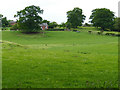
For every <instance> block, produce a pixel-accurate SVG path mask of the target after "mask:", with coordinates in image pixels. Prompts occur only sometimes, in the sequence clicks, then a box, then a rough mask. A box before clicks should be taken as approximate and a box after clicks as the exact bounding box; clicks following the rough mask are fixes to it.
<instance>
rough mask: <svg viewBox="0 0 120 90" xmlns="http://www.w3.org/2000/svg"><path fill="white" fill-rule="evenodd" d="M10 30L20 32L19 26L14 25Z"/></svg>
mask: <svg viewBox="0 0 120 90" xmlns="http://www.w3.org/2000/svg"><path fill="white" fill-rule="evenodd" d="M10 30H18V25H17V24H15V25H12V27H11V28H10Z"/></svg>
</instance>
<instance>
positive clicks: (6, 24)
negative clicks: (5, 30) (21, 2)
mask: <svg viewBox="0 0 120 90" xmlns="http://www.w3.org/2000/svg"><path fill="white" fill-rule="evenodd" d="M9 26H10V24H9V22H8V21H7V18H6V17H4V18H2V27H9Z"/></svg>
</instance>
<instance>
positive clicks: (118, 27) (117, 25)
mask: <svg viewBox="0 0 120 90" xmlns="http://www.w3.org/2000/svg"><path fill="white" fill-rule="evenodd" d="M114 29H115V30H117V31H120V17H119V18H115V24H114Z"/></svg>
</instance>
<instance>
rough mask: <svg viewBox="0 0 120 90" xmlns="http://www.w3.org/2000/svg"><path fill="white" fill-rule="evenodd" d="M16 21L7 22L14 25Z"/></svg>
mask: <svg viewBox="0 0 120 90" xmlns="http://www.w3.org/2000/svg"><path fill="white" fill-rule="evenodd" d="M16 23H17V22H16V21H10V22H9V24H10V25H15V24H16Z"/></svg>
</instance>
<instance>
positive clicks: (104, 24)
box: [90, 8, 114, 31]
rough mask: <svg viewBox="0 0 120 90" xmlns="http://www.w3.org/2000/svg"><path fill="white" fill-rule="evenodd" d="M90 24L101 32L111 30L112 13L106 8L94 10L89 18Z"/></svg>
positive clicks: (112, 22)
mask: <svg viewBox="0 0 120 90" xmlns="http://www.w3.org/2000/svg"><path fill="white" fill-rule="evenodd" d="M90 19H91V23H93V25H94V26H95V27H101V28H102V31H104V30H105V29H111V28H112V27H113V24H114V12H112V11H110V10H109V9H106V8H100V9H94V10H92V14H91V16H90Z"/></svg>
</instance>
